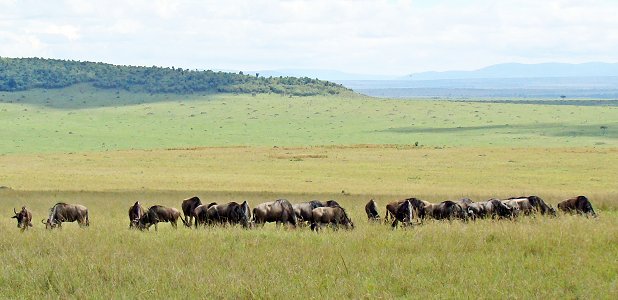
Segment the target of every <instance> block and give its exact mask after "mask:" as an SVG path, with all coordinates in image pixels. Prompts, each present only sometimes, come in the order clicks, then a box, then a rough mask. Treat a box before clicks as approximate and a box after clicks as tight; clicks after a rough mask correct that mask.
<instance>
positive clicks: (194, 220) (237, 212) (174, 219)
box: [12, 196, 597, 232]
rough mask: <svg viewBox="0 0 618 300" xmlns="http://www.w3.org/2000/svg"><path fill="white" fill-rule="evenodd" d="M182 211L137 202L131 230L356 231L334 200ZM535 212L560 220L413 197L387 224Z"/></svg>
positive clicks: (372, 214)
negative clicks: (268, 227) (270, 226)
mask: <svg viewBox="0 0 618 300" xmlns="http://www.w3.org/2000/svg"><path fill="white" fill-rule="evenodd" d="M181 208H182V214H183V215H184V218H183V216H182V215H181V213H180V211H179V210H178V209H176V208H173V207H166V206H162V205H153V206H151V207H150V208H148V209H147V210H145V209H144V208H143V207H142V206H141V204H140V203H139V201H137V202H135V204H133V205H132V206H131V207H130V208H129V211H128V215H129V228H136V229H140V230H144V229H146V230H148V229H149V228H150V227H151V226H152V225H154V226H155V230H157V229H158V226H157V224H158V223H161V222H169V223H170V224H171V225H172V227H174V228H177V224H178V219H180V220H181V221H182V223H183V224H184V225H185V226H186V227H192V226H193V227H195V228H198V227H200V226H215V225H220V226H226V225H241V226H242V227H244V228H250V227H256V226H259V225H262V226H263V225H264V224H265V223H272V222H275V223H276V224H277V225H279V224H286V225H289V226H292V227H296V226H310V228H311V230H313V231H316V232H317V231H319V230H320V229H321V228H322V227H324V226H325V225H331V226H332V227H333V228H334V229H337V228H338V227H339V226H340V225H341V226H344V227H345V228H346V229H353V228H354V223H353V222H352V219H351V218H350V217H349V216H348V213H347V211H346V210H345V209H344V208H343V207H342V206H341V205H339V203H337V201H334V200H329V201H326V202H321V201H318V200H313V201H309V202H302V203H297V204H292V203H290V202H289V201H288V200H286V199H278V200H275V201H271V202H265V203H261V204H259V205H257V206H256V207H255V208H253V210H251V209H250V207H249V204H248V203H247V201H244V202H242V203H240V204H239V203H237V202H228V203H223V204H217V203H215V202H213V203H209V204H202V202H201V200H200V198H198V197H191V198H188V199H186V200H184V201H182V203H181ZM558 210H560V211H562V212H564V213H577V214H583V215H591V216H593V217H596V216H597V214H596V212H595V211H594V209H593V208H592V205H591V203H590V201H589V200H588V198H586V197H585V196H577V197H574V198H570V199H567V200H564V201H562V202H560V203H558ZM13 212H14V214H15V215H14V216H13V217H12V218H15V219H17V227H18V228H20V229H21V230H22V231H23V230H26V229H27V228H28V227H32V213H31V212H30V211H29V210H28V209H27V208H26V207H25V206H23V207H22V209H21V211H19V212H17V210H16V209H13ZM365 213H366V214H367V218H368V220H369V221H370V222H381V217H380V214H379V208H378V204H377V202H376V201H375V200H373V199H371V200H370V201H369V202H368V203H367V204H366V205H365ZM534 214H541V215H549V216H556V210H555V209H554V208H553V207H552V206H551V205H548V204H547V203H545V201H544V200H543V199H541V198H540V197H537V196H527V197H513V198H508V199H490V200H487V201H482V202H473V201H472V200H470V199H468V198H464V199H460V200H457V201H450V200H447V201H443V202H440V203H431V202H428V201H425V200H420V199H417V198H408V199H404V200H400V201H393V202H390V203H388V204H387V205H386V210H385V215H384V222H385V223H391V227H392V228H396V227H397V225H398V223H402V224H403V225H404V226H410V225H414V224H422V223H423V221H424V220H426V219H435V220H454V219H460V220H464V221H467V220H476V219H479V218H497V219H513V218H517V217H518V216H521V215H534ZM41 222H42V223H43V224H45V228H48V229H53V228H61V227H62V223H64V222H77V223H78V224H79V226H80V227H87V226H89V225H90V221H89V218H88V208H86V207H85V206H83V205H79V204H67V203H62V202H60V203H56V204H55V205H54V206H53V207H52V208H50V209H49V216H48V218H47V220H45V219H43V220H41Z"/></svg>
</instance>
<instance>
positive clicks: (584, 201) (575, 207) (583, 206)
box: [558, 196, 597, 218]
mask: <svg viewBox="0 0 618 300" xmlns="http://www.w3.org/2000/svg"><path fill="white" fill-rule="evenodd" d="M558 209H560V210H561V211H563V212H568V213H574V212H576V213H578V214H584V215H588V214H590V215H592V216H593V217H595V218H596V217H597V213H596V212H594V209H593V208H592V204H591V203H590V200H588V198H586V196H577V197H574V198H570V199H567V200H564V201H562V202H560V203H558Z"/></svg>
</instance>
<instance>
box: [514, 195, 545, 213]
mask: <svg viewBox="0 0 618 300" xmlns="http://www.w3.org/2000/svg"><path fill="white" fill-rule="evenodd" d="M519 199H526V200H528V203H530V206H532V208H533V209H534V210H533V211H531V212H528V213H532V212H534V211H538V212H540V213H541V214H542V215H553V216H555V215H556V210H555V209H554V208H553V207H551V206H550V205H547V203H545V201H543V199H541V198H540V197H538V196H528V197H512V198H509V199H507V200H519ZM523 202H524V203H525V201H523ZM524 205H525V204H524ZM520 209H522V207H520ZM526 209H528V208H527V207H526Z"/></svg>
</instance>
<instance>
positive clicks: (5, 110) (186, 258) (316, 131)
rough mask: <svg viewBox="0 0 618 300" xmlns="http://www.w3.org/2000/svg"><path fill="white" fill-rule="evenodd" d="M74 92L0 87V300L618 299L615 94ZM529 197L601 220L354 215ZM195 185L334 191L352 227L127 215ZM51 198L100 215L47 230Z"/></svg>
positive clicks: (304, 194) (317, 195)
mask: <svg viewBox="0 0 618 300" xmlns="http://www.w3.org/2000/svg"><path fill="white" fill-rule="evenodd" d="M79 88H80V87H73V88H72V89H77V90H71V89H63V90H53V91H52V90H50V91H37V92H29V93H26V94H23V95H22V94H19V93H10V94H8V95H6V94H0V97H3V98H2V101H3V102H4V103H0V126H2V128H3V130H2V131H1V132H2V133H1V134H2V139H3V143H2V144H0V153H2V155H0V171H1V172H0V186H6V187H8V188H4V189H0V211H1V212H5V215H6V216H5V217H4V218H0V234H1V236H2V243H0V265H1V266H0V297H1V298H17V297H26V298H340V297H343V298H378V297H379V298H412V297H414V298H425V297H429V298H486V299H495V298H523V299H527V298H552V299H553V298H593V299H615V298H616V297H618V287H617V285H618V230H616V229H617V228H618V201H616V200H617V199H618V186H617V185H616V182H617V179H618V155H617V154H618V147H617V146H618V141H617V139H616V138H617V137H618V136H617V133H616V131H615V129H614V128H615V127H616V125H618V124H617V121H616V120H618V118H617V117H618V110H617V109H616V108H615V107H578V106H560V107H556V106H549V107H548V106H543V105H518V104H493V103H454V102H442V101H440V102H432V101H418V100H415V101H405V100H401V101H395V100H373V99H368V98H363V97H353V96H350V95H348V96H341V97H332V98H331V97H329V98H327V97H310V98H283V97H280V96H257V97H251V96H241V95H238V96H237V95H202V96H165V95H163V96H150V95H137V96H136V95H130V94H123V93H119V94H118V95H116V94H115V92H105V93H93V92H92V91H91V90H89V89H88V88H87V87H82V88H83V89H84V90H83V91H79V90H78V89H79ZM63 93H64V94H63ZM50 95H51V96H50ZM63 95H64V96H63ZM80 95H82V96H80ZM84 95H85V96H84ZM22 96H24V97H22ZM61 96H62V97H61ZM117 96H119V97H120V98H116V97H117ZM63 97H64V98H63ZM79 97H90V98H87V99H86V98H84V99H86V100H82V102H83V101H86V102H87V103H81V104H80V103H77V104H75V103H73V102H75V101H77V100H78V99H79ZM123 97H126V98H128V99H131V100H130V101H128V102H129V104H130V105H126V103H124V104H122V105H121V102H120V100H118V99H123ZM140 97H142V98H140ZM166 97H168V98H166ZM170 97H171V98H170ZM173 97H175V98H173ZM47 98H50V100H49V101H50V102H49V103H46V101H48V100H47ZM71 98H72V99H73V100H72V101H69V100H70V99H71ZM172 98H173V99H172ZM7 99H9V101H13V103H6V102H7V101H5V100H7ZM19 99H21V100H20V101H14V100H19ZM57 99H60V100H62V99H64V100H66V101H64V102H63V101H60V100H58V101H55V100H57ZM67 99H69V100H67ZM202 112H203V113H202ZM507 124H508V125H507ZM600 126H607V127H608V129H607V130H605V131H603V132H601V130H600V128H599V127H600ZM68 132H71V134H69V133H68ZM415 141H419V144H420V146H416V147H415V146H413V145H412V144H413V143H414V142H415ZM234 145H242V146H234ZM205 146H208V147H205ZM210 146H216V147H210ZM274 146H276V147H274ZM170 148H174V149H170ZM131 149H133V150H131ZM528 194H537V195H539V196H541V197H543V198H544V199H545V200H546V201H548V202H549V203H551V204H554V205H555V203H557V202H558V201H560V200H562V199H565V198H567V197H571V196H575V195H580V194H583V195H587V196H588V197H589V198H590V199H591V201H592V202H593V205H594V206H595V209H596V210H597V211H598V212H599V214H600V217H599V218H597V219H587V218H584V217H578V216H560V217H558V218H543V217H537V218H522V219H519V220H516V221H492V220H483V221H478V222H469V223H462V222H429V223H427V224H424V225H423V226H416V227H415V228H412V229H407V230H396V231H392V230H391V229H390V227H389V226H386V225H378V224H373V225H372V224H368V223H367V222H366V220H365V217H364V210H363V206H364V204H365V203H366V201H367V200H369V199H370V198H375V199H377V201H378V202H379V204H380V208H381V213H382V214H383V207H384V205H385V204H386V202H388V201H391V200H395V199H400V198H402V197H409V196H416V197H420V198H423V199H426V200H430V201H441V200H445V199H455V198H460V197H464V196H465V197H471V198H473V199H474V200H481V199H487V198H490V197H508V196H519V195H528ZM193 195H198V196H199V197H200V198H202V199H203V201H204V202H210V201H217V202H227V201H232V200H234V201H242V200H248V201H249V203H250V204H251V205H252V206H254V205H256V204H258V203H261V202H265V201H272V200H274V199H276V198H281V197H283V198H288V199H290V200H291V201H292V202H300V201H306V200H311V199H321V200H327V199H336V200H337V201H339V202H340V203H342V204H343V205H344V206H345V207H347V209H348V211H349V212H350V214H351V216H352V219H353V220H354V222H355V224H356V229H355V230H353V231H345V230H341V231H338V232H332V231H330V230H325V231H324V232H323V233H321V234H319V235H318V234H314V233H311V232H309V230H308V228H301V229H297V230H288V229H284V228H275V226H274V225H267V226H266V227H265V228H258V229H253V230H242V229H240V228H212V229H200V230H189V229H185V228H179V229H178V230H173V229H171V228H170V226H169V225H168V224H162V225H161V226H160V227H159V232H154V231H152V232H136V231H130V230H128V229H127V227H128V222H127V216H126V214H127V209H128V207H129V205H131V204H132V203H133V202H134V201H136V200H139V201H141V202H142V203H143V204H144V205H145V206H150V205H153V204H163V205H168V206H173V207H177V208H180V202H181V200H182V199H184V198H187V197H190V196H193ZM58 201H66V202H71V203H81V204H84V205H86V206H88V207H89V209H90V219H91V222H92V226H91V227H90V228H88V229H85V230H81V229H78V228H77V225H76V224H66V225H65V228H64V229H63V230H60V231H54V232H49V231H45V230H44V229H43V228H42V224H41V223H40V220H41V219H43V218H44V217H45V215H46V213H47V209H48V208H49V207H50V206H52V205H53V203H55V202H58ZM22 205H27V206H28V207H29V208H30V209H31V210H32V211H33V213H34V219H35V224H34V228H32V230H29V231H27V232H24V233H21V232H19V230H17V228H15V224H14V223H15V222H14V219H10V218H9V216H10V215H11V213H12V209H13V207H16V208H19V207H21V206H22Z"/></svg>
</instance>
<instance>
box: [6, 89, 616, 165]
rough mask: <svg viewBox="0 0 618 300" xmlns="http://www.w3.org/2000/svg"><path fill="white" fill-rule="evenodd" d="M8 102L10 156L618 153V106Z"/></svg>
mask: <svg viewBox="0 0 618 300" xmlns="http://www.w3.org/2000/svg"><path fill="white" fill-rule="evenodd" d="M117 97H118V98H117ZM0 100H1V101H0V127H1V128H2V129H3V130H2V131H3V134H4V135H3V137H4V138H3V142H2V143H1V144H0V153H39V152H47V153H49V152H56V153H57V152H82V151H106V150H117V149H161V148H174V147H194V146H230V145H248V146H271V147H272V146H308V145H341V144H405V145H409V144H415V143H418V144H419V145H425V146H432V147H436V146H438V147H443V146H458V147H459V146H465V147H479V146H480V147H486V146H491V147H504V146H506V147H557V146H560V147H580V146H588V147H593V146H613V147H616V146H618V130H616V128H618V122H617V121H616V120H618V107H589V106H559V107H557V106H552V105H518V104H497V103H472V102H447V101H431V100H414V101H411V100H376V99H371V98H367V97H362V96H354V95H343V96H332V97H302V98H297V97H295V98H287V97H282V96H279V95H258V96H256V97H252V96H250V95H228V94H217V95H182V96H179V95H152V96H151V95H148V94H136V93H127V92H122V93H119V94H115V92H113V91H101V90H96V89H92V88H89V87H87V86H75V87H71V88H67V89H58V90H34V91H27V92H15V93H9V92H3V93H0ZM9 101H10V103H9ZM33 103H35V104H33ZM80 104H81V105H80ZM602 126H603V127H604V128H605V129H601V127H602Z"/></svg>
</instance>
